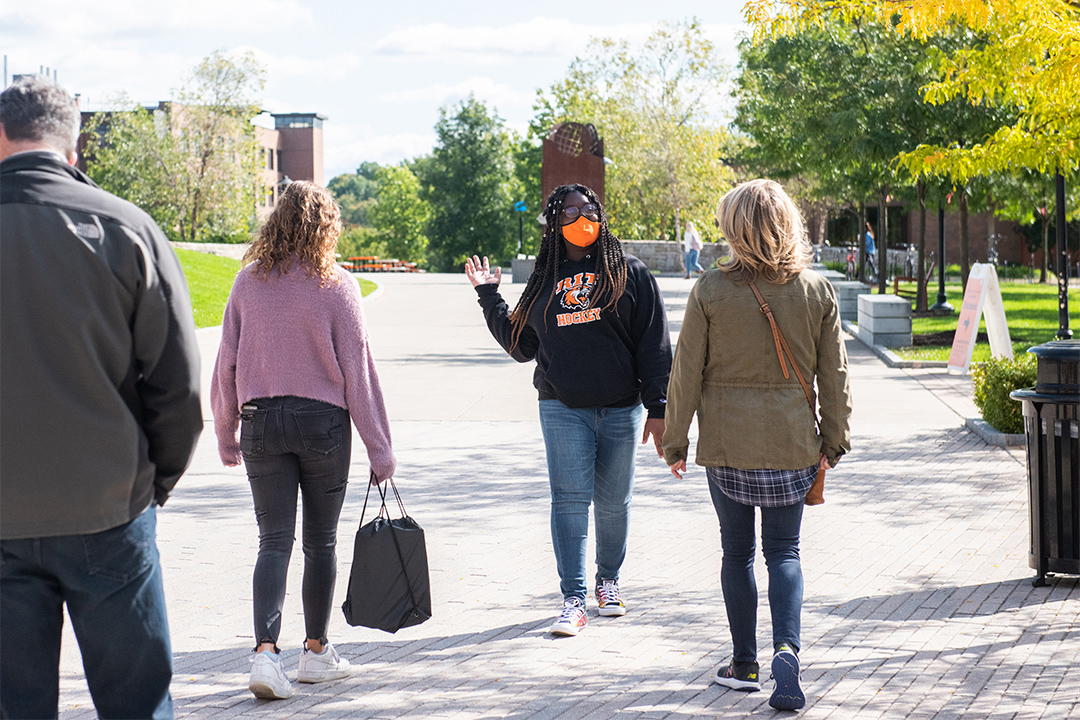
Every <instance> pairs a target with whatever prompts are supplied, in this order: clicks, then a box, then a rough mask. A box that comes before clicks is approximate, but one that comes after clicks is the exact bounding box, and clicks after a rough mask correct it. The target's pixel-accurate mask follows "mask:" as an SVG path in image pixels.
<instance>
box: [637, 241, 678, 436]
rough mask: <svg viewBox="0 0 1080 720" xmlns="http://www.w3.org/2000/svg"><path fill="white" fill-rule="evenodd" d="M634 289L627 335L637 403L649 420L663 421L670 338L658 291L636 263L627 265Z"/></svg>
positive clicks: (669, 369) (654, 280) (647, 270)
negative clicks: (636, 383) (631, 345)
mask: <svg viewBox="0 0 1080 720" xmlns="http://www.w3.org/2000/svg"><path fill="white" fill-rule="evenodd" d="M631 282H632V283H633V285H634V288H633V289H634V310H633V313H632V315H631V317H630V332H631V335H632V337H633V340H634V361H635V363H636V364H637V371H638V378H639V379H640V381H641V403H642V404H643V405H644V406H645V408H646V409H647V410H648V411H649V417H650V418H663V417H664V410H665V408H666V406H667V385H668V377H669V376H670V375H671V335H670V334H669V333H668V324H667V311H666V310H665V309H664V298H663V296H662V295H661V294H660V287H659V286H658V285H657V284H656V279H655V278H654V277H653V276H652V273H650V272H649V269H648V268H647V267H646V266H645V265H644V264H643V263H641V262H640V261H637V262H630V261H628V262H627V284H630V283H631Z"/></svg>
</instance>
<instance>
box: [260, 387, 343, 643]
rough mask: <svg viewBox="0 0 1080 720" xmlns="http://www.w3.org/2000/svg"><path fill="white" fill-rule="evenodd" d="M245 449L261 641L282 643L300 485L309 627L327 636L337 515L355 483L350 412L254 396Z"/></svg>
mask: <svg viewBox="0 0 1080 720" xmlns="http://www.w3.org/2000/svg"><path fill="white" fill-rule="evenodd" d="M240 451H241V452H242V453H243V455H244V466H245V467H246V468H247V474H248V482H249V484H250V485H251V497H252V499H253V500H254V503H255V519H256V520H257V521H258V523H259V557H258V559H257V560H256V561H255V573H254V577H253V579H252V597H253V605H254V618H255V642H256V645H258V644H261V643H274V644H275V645H276V644H277V641H278V635H279V634H280V632H281V608H282V606H283V605H284V604H285V583H286V580H287V579H288V575H289V558H290V557H291V556H292V547H293V539H294V537H295V534H296V497H297V491H298V490H299V493H300V494H301V495H302V496H303V502H304V527H303V548H304V579H303V585H302V593H301V596H302V598H303V603H304V626H305V629H306V631H307V636H308V638H311V639H316V640H321V641H323V642H326V629H327V627H328V626H329V624H330V612H331V609H332V606H333V602H334V583H335V581H336V580H337V551H336V548H337V526H338V518H339V517H340V516H341V505H342V503H343V502H344V500H345V488H346V486H347V485H348V482H349V460H350V455H351V452H352V430H351V428H350V427H349V413H348V411H347V410H345V409H344V408H340V407H337V406H336V405H330V404H329V403H324V402H320V401H318V400H309V399H306V398H298V397H291V396H282V397H273V398H259V399H257V400H252V401H251V402H248V403H245V404H244V406H243V409H242V410H241V412H240Z"/></svg>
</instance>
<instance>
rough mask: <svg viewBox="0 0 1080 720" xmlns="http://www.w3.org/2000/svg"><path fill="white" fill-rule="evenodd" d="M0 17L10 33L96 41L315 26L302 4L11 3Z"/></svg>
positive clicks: (235, 0) (225, 0) (213, 0)
mask: <svg viewBox="0 0 1080 720" xmlns="http://www.w3.org/2000/svg"><path fill="white" fill-rule="evenodd" d="M5 5H6V7H5V10H4V11H3V12H2V13H0V21H2V23H3V25H4V29H5V35H7V36H8V38H9V39H11V36H13V35H14V36H15V37H18V36H20V35H23V34H27V33H32V34H34V35H36V36H37V37H39V38H40V37H50V36H66V37H69V38H71V39H72V41H75V42H78V41H83V42H86V41H93V40H94V39H98V40H100V39H102V38H106V37H113V38H115V37H124V36H129V35H133V34H151V35H158V34H161V33H167V32H175V31H182V32H192V31H211V32H239V31H244V32H248V31H262V30H269V29H273V28H282V27H296V26H297V25H308V26H310V25H314V17H313V16H312V14H311V11H310V10H309V9H308V8H306V7H304V5H303V4H302V3H301V2H300V1H299V0H177V1H176V2H166V1H163V0H156V1H155V0H150V1H149V2H148V1H147V0H110V1H109V2H104V3H88V2H85V0H35V1H34V2H11V3H6V4H5Z"/></svg>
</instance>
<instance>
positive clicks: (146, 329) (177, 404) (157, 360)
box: [132, 226, 203, 505]
mask: <svg viewBox="0 0 1080 720" xmlns="http://www.w3.org/2000/svg"><path fill="white" fill-rule="evenodd" d="M140 234H141V236H142V237H141V239H142V241H143V244H142V245H141V248H140V249H142V251H143V253H144V260H143V262H144V273H145V275H144V277H145V284H144V287H143V288H142V294H141V297H140V298H139V300H138V306H137V308H136V311H135V317H134V320H133V323H132V334H133V341H134V353H135V361H136V364H137V368H138V370H139V373H140V376H139V380H138V381H137V383H136V387H137V391H138V395H139V401H140V404H141V410H142V417H141V425H142V429H143V432H144V433H145V434H146V439H147V441H148V443H149V457H150V460H151V462H153V463H154V467H155V470H156V472H155V477H154V499H155V501H156V502H157V504H159V505H163V504H164V503H165V500H166V498H168V496H169V492H170V491H171V490H172V489H173V487H174V486H175V485H176V482H177V480H179V479H180V476H181V475H183V473H184V471H185V470H186V469H187V467H188V464H189V463H190V462H191V457H192V455H193V454H194V452H195V444H196V442H197V441H198V439H199V434H200V433H201V432H202V429H203V419H202V405H201V402H200V400H199V381H200V377H199V348H198V345H197V344H196V341H195V321H194V319H193V315H192V311H191V300H190V298H189V296H188V289H187V281H186V280H185V278H184V271H183V269H181V267H180V261H179V260H178V259H177V257H176V254H175V253H174V252H173V251H172V248H170V247H169V244H168V241H167V240H166V239H165V236H164V235H163V234H162V233H161V231H160V230H159V229H158V228H157V227H156V226H150V227H147V228H145V229H143V230H142V231H141V233H140Z"/></svg>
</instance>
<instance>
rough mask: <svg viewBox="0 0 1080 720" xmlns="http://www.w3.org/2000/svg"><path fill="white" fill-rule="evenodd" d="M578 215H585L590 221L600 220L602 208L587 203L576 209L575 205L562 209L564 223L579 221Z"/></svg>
mask: <svg viewBox="0 0 1080 720" xmlns="http://www.w3.org/2000/svg"><path fill="white" fill-rule="evenodd" d="M578 215H584V216H585V217H587V218H589V219H590V220H596V221H599V220H600V208H598V207H596V206H595V205H593V204H592V203H587V204H585V205H582V206H581V207H575V206H574V205H567V206H566V207H564V208H563V209H562V219H563V222H573V221H574V220H577V219H578Z"/></svg>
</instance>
